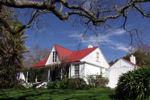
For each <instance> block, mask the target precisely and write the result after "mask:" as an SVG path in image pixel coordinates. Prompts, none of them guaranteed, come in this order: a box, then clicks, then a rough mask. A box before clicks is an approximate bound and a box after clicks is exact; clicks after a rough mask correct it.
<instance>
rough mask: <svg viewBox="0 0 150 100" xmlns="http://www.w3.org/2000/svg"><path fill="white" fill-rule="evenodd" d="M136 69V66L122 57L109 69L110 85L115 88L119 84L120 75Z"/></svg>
mask: <svg viewBox="0 0 150 100" xmlns="http://www.w3.org/2000/svg"><path fill="white" fill-rule="evenodd" d="M134 69H135V66H134V65H132V64H130V63H128V62H127V61H125V60H123V59H120V60H118V61H117V62H116V63H115V64H113V65H112V66H111V67H110V68H109V70H108V79H109V83H108V86H109V87H111V88H115V87H116V86H117V83H118V80H119V77H120V76H121V75H122V74H123V73H127V72H129V71H132V70H134Z"/></svg>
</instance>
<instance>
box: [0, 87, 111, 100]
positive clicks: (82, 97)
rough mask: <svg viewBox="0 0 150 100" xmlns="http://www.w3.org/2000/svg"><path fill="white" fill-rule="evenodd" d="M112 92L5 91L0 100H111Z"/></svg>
mask: <svg viewBox="0 0 150 100" xmlns="http://www.w3.org/2000/svg"><path fill="white" fill-rule="evenodd" d="M113 93H114V91H113V90H111V89H108V88H92V89H88V90H69V89H25V90H20V89H5V90H3V91H2V90H1V91H0V100H111V95H113Z"/></svg>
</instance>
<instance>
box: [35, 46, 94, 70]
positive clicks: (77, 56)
mask: <svg viewBox="0 0 150 100" xmlns="http://www.w3.org/2000/svg"><path fill="white" fill-rule="evenodd" d="M54 47H55V49H56V51H57V53H58V58H59V59H60V61H62V62H76V61H80V60H81V59H82V58H84V57H85V56H87V55H88V54H90V53H91V52H92V51H94V50H95V49H96V48H97V47H93V48H86V49H82V50H77V51H72V50H69V49H67V48H64V47H62V46H60V45H54ZM47 60H48V58H45V59H43V60H41V61H39V62H38V63H36V64H35V65H34V66H35V67H37V68H40V67H42V66H45V64H46V62H47Z"/></svg>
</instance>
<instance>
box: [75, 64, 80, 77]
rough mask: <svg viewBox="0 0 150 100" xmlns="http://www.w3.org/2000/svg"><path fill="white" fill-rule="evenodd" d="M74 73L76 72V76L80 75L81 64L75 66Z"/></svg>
mask: <svg viewBox="0 0 150 100" xmlns="http://www.w3.org/2000/svg"><path fill="white" fill-rule="evenodd" d="M74 74H75V77H79V65H75V66H74Z"/></svg>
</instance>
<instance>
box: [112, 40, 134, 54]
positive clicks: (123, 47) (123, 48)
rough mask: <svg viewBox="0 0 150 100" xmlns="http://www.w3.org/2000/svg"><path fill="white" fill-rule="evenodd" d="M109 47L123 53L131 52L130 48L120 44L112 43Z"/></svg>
mask: <svg viewBox="0 0 150 100" xmlns="http://www.w3.org/2000/svg"><path fill="white" fill-rule="evenodd" d="M110 47H111V48H112V49H114V50H121V51H124V52H129V51H130V50H131V47H130V46H127V45H125V44H122V43H114V42H113V43H112V44H111V46H110Z"/></svg>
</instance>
